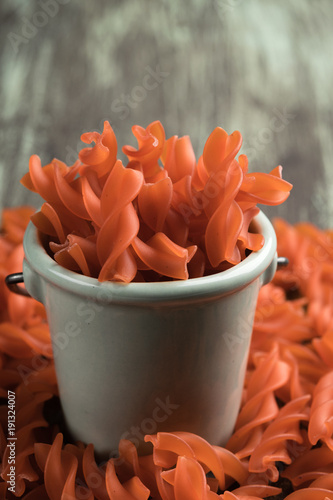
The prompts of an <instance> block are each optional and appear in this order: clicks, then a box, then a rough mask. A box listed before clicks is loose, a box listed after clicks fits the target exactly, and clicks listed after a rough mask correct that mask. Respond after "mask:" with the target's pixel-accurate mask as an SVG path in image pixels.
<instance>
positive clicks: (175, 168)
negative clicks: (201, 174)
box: [161, 135, 196, 184]
mask: <svg viewBox="0 0 333 500" xmlns="http://www.w3.org/2000/svg"><path fill="white" fill-rule="evenodd" d="M161 161H162V163H163V165H164V168H165V170H166V171H167V172H168V176H169V177H170V179H171V181H172V182H173V183H174V184H175V183H177V181H179V180H181V179H182V178H184V177H187V176H189V178H190V179H191V178H192V175H193V172H194V169H195V164H196V160H195V154H194V151H193V147H192V144H191V139H190V138H189V136H188V135H186V136H184V137H181V138H178V137H177V136H173V137H170V139H168V140H167V141H165V145H164V150H163V152H162V154H161Z"/></svg>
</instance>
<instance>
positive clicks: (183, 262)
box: [132, 233, 197, 280]
mask: <svg viewBox="0 0 333 500" xmlns="http://www.w3.org/2000/svg"><path fill="white" fill-rule="evenodd" d="M132 247H133V249H134V251H135V253H136V254H137V256H138V257H139V259H140V260H141V261H142V262H143V263H144V264H146V266H148V267H149V268H150V269H153V270H154V271H156V272H157V273H159V274H161V275H163V276H169V277H170V278H175V279H180V280H181V279H187V278H188V270H187V263H188V262H189V261H190V260H191V258H192V257H193V255H194V254H195V252H196V249H197V247H196V246H195V245H192V246H190V247H187V248H182V247H180V246H179V245H176V244H175V243H173V242H172V241H171V240H170V239H169V238H168V237H167V236H166V235H165V234H164V233H156V234H155V235H154V236H153V237H152V238H150V240H148V241H147V243H144V242H143V241H142V240H140V238H137V237H136V238H134V240H133V241H132Z"/></svg>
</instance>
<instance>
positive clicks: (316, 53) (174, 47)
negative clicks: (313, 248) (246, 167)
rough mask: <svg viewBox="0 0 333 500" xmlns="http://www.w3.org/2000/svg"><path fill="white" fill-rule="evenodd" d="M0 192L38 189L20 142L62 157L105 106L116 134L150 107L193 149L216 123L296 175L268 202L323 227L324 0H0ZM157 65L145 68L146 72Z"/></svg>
mask: <svg viewBox="0 0 333 500" xmlns="http://www.w3.org/2000/svg"><path fill="white" fill-rule="evenodd" d="M0 15H1V44H0V71H1V77H0V103H1V114H0V124H1V126H0V140H1V163H0V205H1V206H5V205H7V206H8V205H16V204H22V203H33V204H35V205H37V204H38V203H39V199H38V197H36V196H34V195H31V194H30V193H28V192H26V191H25V190H24V189H23V188H22V187H21V186H20V185H19V179H20V177H21V176H22V175H23V173H25V172H26V171H27V168H28V160H29V156H30V155H31V154H33V153H37V154H39V155H40V156H41V158H42V161H43V163H47V162H49V160H50V159H51V158H52V157H58V158H60V159H63V160H65V161H68V162H69V163H71V162H72V161H73V159H74V156H75V154H77V151H78V149H80V147H81V146H82V144H81V143H80V141H79V136H80V134H81V133H82V132H84V131H87V130H92V129H99V130H101V128H102V123H103V120H104V119H108V120H109V121H110V122H111V124H112V126H113V127H114V129H115V132H116V134H117V137H118V138H119V143H120V144H124V143H128V142H132V139H131V138H130V137H131V133H130V129H131V126H132V125H133V124H135V123H139V124H141V125H144V126H146V125H147V124H148V123H149V122H150V121H152V120H155V119H160V120H161V121H162V123H163V124H164V126H165V129H166V132H167V135H172V134H178V135H184V134H189V135H190V136H191V138H192V141H193V145H194V148H195V151H196V153H197V155H198V156H199V154H200V152H201V150H202V147H203V144H204V141H205V139H206V138H207V136H208V135H209V133H210V132H211V131H212V130H213V128H214V127H215V126H217V125H220V126H222V127H223V128H225V129H226V130H227V131H228V132H231V131H233V130H234V129H238V130H240V131H241V133H242V134H243V137H244V147H243V149H242V152H244V153H247V154H248V156H249V158H250V160H251V162H250V165H251V169H252V170H262V171H266V172H267V171H269V170H271V169H272V168H274V167H275V166H276V165H278V164H282V165H283V166H284V176H285V178H287V179H288V180H290V181H291V182H293V183H294V185H295V187H294V190H293V192H292V195H291V197H290V199H289V200H288V202H287V203H286V204H284V205H283V206H281V207H277V208H273V209H266V208H265V212H266V213H268V215H270V216H274V215H281V216H283V217H285V218H287V219H288V220H289V221H291V222H295V221H299V220H303V219H307V220H310V221H312V222H314V223H316V224H319V225H320V226H322V227H333V196H332V192H333V168H332V158H333V139H332V134H333V106H332V88H333V64H332V58H331V51H332V47H333V30H332V25H333V3H332V1H331V0H317V1H316V2H312V1H311V0H294V1H293V2H287V1H281V2H276V1H273V0H249V1H245V0H207V1H203V0H191V1H189V2H176V1H175V0H172V1H169V2H168V1H166V0H164V1H163V0H156V1H155V2H152V1H149V0H142V1H141V2H135V1H134V0H123V1H116V2H108V3H107V2H102V1H100V0H94V2H88V1H78V0H40V1H34V0H31V1H29V2H25V1H19V0H5V1H3V0H2V2H1V4H0ZM154 75H155V76H154Z"/></svg>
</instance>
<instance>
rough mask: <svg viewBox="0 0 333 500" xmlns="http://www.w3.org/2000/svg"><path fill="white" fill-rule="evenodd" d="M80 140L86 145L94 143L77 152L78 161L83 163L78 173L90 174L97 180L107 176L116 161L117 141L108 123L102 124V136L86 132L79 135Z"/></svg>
mask: <svg viewBox="0 0 333 500" xmlns="http://www.w3.org/2000/svg"><path fill="white" fill-rule="evenodd" d="M81 140H82V141H83V142H85V143H87V144H90V143H91V142H95V146H93V147H92V148H84V149H82V150H81V151H80V152H79V159H80V161H81V162H82V163H83V165H82V166H81V167H80V173H81V175H83V176H88V175H89V174H91V173H92V172H95V173H96V174H97V177H98V178H101V177H103V176H104V175H105V174H107V173H108V172H109V171H110V170H111V169H112V168H113V166H114V164H115V162H116V159H117V139H116V136H115V134H114V132H113V130H112V127H111V125H110V123H109V122H108V121H105V122H104V129H103V132H102V134H99V133H98V132H87V133H85V134H82V135H81Z"/></svg>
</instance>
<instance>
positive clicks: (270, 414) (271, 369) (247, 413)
mask: <svg viewBox="0 0 333 500" xmlns="http://www.w3.org/2000/svg"><path fill="white" fill-rule="evenodd" d="M289 376H290V368H289V366H288V365H287V363H285V362H284V361H281V360H280V359H279V355H278V350H277V348H276V347H274V348H273V349H272V351H271V352H270V353H269V354H268V355H266V356H265V357H261V359H260V360H259V361H258V365H257V367H256V369H255V370H254V372H253V374H252V375H251V376H250V379H249V381H248V386H247V389H246V402H245V404H244V405H243V407H242V409H241V411H240V413H239V416H238V419H237V421H236V426H235V432H234V434H233V435H232V436H231V438H230V439H229V441H228V443H227V446H226V447H227V448H228V449H230V450H231V451H233V452H235V453H236V455H237V456H238V457H240V458H244V457H246V456H249V455H250V454H251V453H252V452H253V450H254V449H255V447H256V446H257V444H258V443H259V442H260V439H261V436H262V430H261V429H262V425H263V424H265V423H267V422H269V421H271V420H272V419H274V418H275V417H276V416H277V414H278V405H277V402H276V400H275V396H274V391H276V390H277V389H278V388H280V387H282V386H283V385H284V384H285V383H286V382H287V381H288V379H289Z"/></svg>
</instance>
